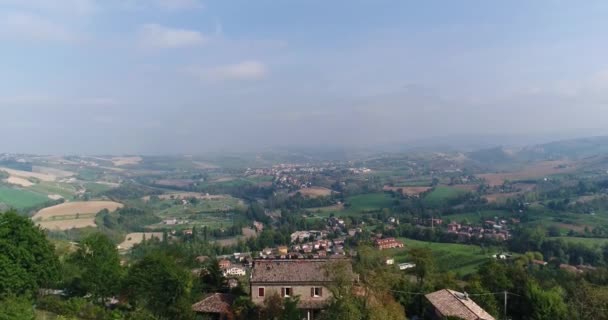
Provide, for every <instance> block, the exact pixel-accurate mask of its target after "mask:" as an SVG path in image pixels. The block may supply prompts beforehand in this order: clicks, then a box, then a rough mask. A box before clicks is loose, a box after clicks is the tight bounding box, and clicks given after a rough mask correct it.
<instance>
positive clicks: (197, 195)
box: [142, 192, 229, 201]
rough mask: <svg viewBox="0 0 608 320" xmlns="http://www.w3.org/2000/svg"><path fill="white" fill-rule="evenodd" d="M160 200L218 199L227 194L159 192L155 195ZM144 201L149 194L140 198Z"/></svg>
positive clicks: (148, 198) (223, 197) (147, 199)
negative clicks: (159, 193)
mask: <svg viewBox="0 0 608 320" xmlns="http://www.w3.org/2000/svg"><path fill="white" fill-rule="evenodd" d="M157 197H158V198H159V199H161V200H172V199H189V198H196V199H201V200H219V199H225V198H228V197H229V196H226V195H213V194H204V193H198V192H175V193H167V194H161V195H158V196H157ZM142 200H144V201H150V196H145V197H143V198H142Z"/></svg>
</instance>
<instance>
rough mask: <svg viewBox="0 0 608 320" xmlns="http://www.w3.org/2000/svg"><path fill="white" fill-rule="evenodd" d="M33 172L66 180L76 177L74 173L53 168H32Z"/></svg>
mask: <svg viewBox="0 0 608 320" xmlns="http://www.w3.org/2000/svg"><path fill="white" fill-rule="evenodd" d="M32 171H33V172H36V173H42V174H48V175H51V176H54V177H56V178H65V177H71V176H73V175H74V172H71V171H66V170H61V169H56V168H51V167H40V166H34V167H32Z"/></svg>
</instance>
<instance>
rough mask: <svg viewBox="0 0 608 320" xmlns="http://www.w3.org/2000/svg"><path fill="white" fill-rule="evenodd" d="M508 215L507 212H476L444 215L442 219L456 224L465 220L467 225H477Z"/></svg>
mask: <svg viewBox="0 0 608 320" xmlns="http://www.w3.org/2000/svg"><path fill="white" fill-rule="evenodd" d="M509 215H510V213H509V212H508V211H502V210H483V211H478V212H467V213H458V214H450V215H444V216H443V217H442V218H443V219H444V220H451V221H454V222H458V223H460V222H462V221H463V220H467V221H468V222H469V223H479V222H482V221H485V220H488V219H490V220H493V219H494V217H505V216H507V217H508V216H509Z"/></svg>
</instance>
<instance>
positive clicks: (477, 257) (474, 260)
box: [383, 238, 496, 274]
mask: <svg viewBox="0 0 608 320" xmlns="http://www.w3.org/2000/svg"><path fill="white" fill-rule="evenodd" d="M399 240H401V241H402V242H403V243H404V244H405V248H400V249H389V250H385V251H383V252H386V254H387V255H388V256H394V257H395V260H396V261H397V262H409V260H408V259H409V258H408V251H409V250H410V249H411V248H428V249H430V250H431V251H432V252H433V256H434V257H435V265H436V266H437V267H438V269H439V270H440V271H452V272H458V273H461V274H470V273H473V272H475V270H476V269H477V267H479V265H481V264H482V263H484V262H485V261H488V259H491V258H490V256H491V255H492V254H494V253H495V252H494V251H496V250H494V251H493V250H489V251H484V250H482V249H481V248H480V247H479V246H475V245H467V244H456V243H437V242H425V241H418V240H412V239H408V238H400V239H399Z"/></svg>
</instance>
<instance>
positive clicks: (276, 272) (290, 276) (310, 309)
mask: <svg viewBox="0 0 608 320" xmlns="http://www.w3.org/2000/svg"><path fill="white" fill-rule="evenodd" d="M341 263H343V265H342V264H341ZM338 265H339V266H343V267H344V271H345V272H347V273H348V274H351V275H353V274H352V266H351V263H350V260H348V259H308V260H303V259H294V260H289V259H269V260H255V261H254V263H253V269H252V271H251V281H250V289H251V290H250V292H251V293H250V294H251V301H252V302H253V303H254V304H257V305H262V304H263V303H264V299H265V298H266V297H268V296H270V295H276V294H278V295H279V296H280V297H282V298H288V297H296V296H298V297H299V301H298V308H299V309H301V310H302V313H303V315H304V316H305V317H306V319H314V318H315V317H316V316H317V315H318V314H319V312H320V310H322V309H323V308H325V307H326V306H327V304H328V303H329V301H330V299H331V297H332V295H331V291H330V290H329V289H328V286H329V285H331V284H332V282H333V281H334V276H333V274H332V273H331V272H330V270H328V268H331V267H332V266H338ZM354 279H355V278H354V275H353V280H354Z"/></svg>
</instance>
